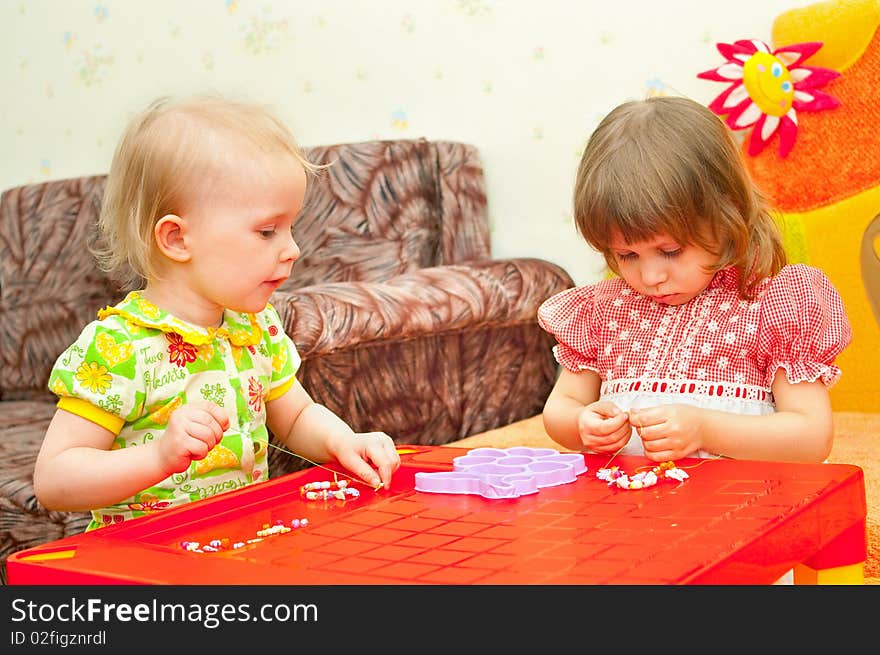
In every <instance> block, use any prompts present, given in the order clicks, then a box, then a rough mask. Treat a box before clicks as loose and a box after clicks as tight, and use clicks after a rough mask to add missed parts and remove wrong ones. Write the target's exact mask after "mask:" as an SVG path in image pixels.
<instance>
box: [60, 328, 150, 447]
mask: <svg viewBox="0 0 880 655" xmlns="http://www.w3.org/2000/svg"><path fill="white" fill-rule="evenodd" d="M131 341H132V339H131V335H130V334H129V333H128V331H127V330H126V329H125V327H124V325H123V324H122V322H121V321H119V320H118V319H116V318H110V319H106V320H103V321H93V322H91V323H89V324H88V325H87V326H86V327H85V328H83V331H82V332H81V333H80V335H79V337H77V339H76V341H75V342H74V343H73V344H71V345H70V346H69V347H68V348H67V350H65V351H64V352H63V353H61V355H60V356H59V357H58V359H57V360H56V362H55V365H54V366H53V367H52V371H51V373H50V374H49V383H48V385H49V390H50V391H52V393H54V394H55V395H56V396H58V397H59V400H58V407H59V408H60V409H63V410H65V411H68V412H71V413H72V414H76V415H78V416H82V417H83V418H85V419H88V420H90V421H92V422H93V423H97V424H98V425H100V426H101V427H103V428H106V429H107V430H110V432H112V433H113V434H119V432H120V430H121V429H122V426H123V425H124V424H125V422H126V421H127V420H132V419H133V418H134V417H137V416H138V415H139V414H140V412H141V410H142V409H143V402H144V394H143V392H139V391H138V386H137V384H136V380H137V379H138V377H137V365H136V360H135V348H134V346H133V345H132V342H131Z"/></svg>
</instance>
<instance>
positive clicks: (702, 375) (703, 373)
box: [697, 368, 706, 380]
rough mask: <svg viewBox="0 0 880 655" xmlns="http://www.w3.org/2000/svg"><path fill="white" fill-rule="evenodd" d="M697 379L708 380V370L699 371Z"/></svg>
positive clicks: (699, 369)
mask: <svg viewBox="0 0 880 655" xmlns="http://www.w3.org/2000/svg"><path fill="white" fill-rule="evenodd" d="M697 379H698V380H705V379H706V369H704V368H698V369H697Z"/></svg>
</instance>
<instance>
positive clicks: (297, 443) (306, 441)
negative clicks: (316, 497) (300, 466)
mask: <svg viewBox="0 0 880 655" xmlns="http://www.w3.org/2000/svg"><path fill="white" fill-rule="evenodd" d="M266 414H267V420H266V423H267V425H268V426H269V429H270V430H271V431H272V434H274V435H275V436H276V437H277V438H278V439H279V440H280V441H281V442H283V443H284V444H285V445H286V446H287V448H288V449H290V450H291V451H293V452H294V453H296V454H297V455H301V456H302V457H304V458H306V459H308V460H310V461H312V462H317V463H321V462H326V461H329V460H336V461H338V462H339V463H340V464H342V465H343V466H344V467H345V468H347V469H348V470H349V471H351V472H352V473H353V474H354V475H355V476H357V477H358V478H360V479H361V480H363V481H364V482H366V483H367V484H369V485H370V486H373V487H378V486H379V485H380V484H382V485H383V486H385V487H386V488H387V487H388V486H389V485H390V483H391V475H392V473H394V471H395V470H396V469H397V467H398V466H399V465H400V456H399V455H398V453H397V449H396V448H395V446H394V442H393V441H392V440H391V437H389V436H388V435H386V434H385V433H383V432H366V433H355V432H354V431H353V430H352V429H351V428H350V427H349V426H348V424H347V423H346V422H345V421H343V420H342V419H341V418H339V417H338V416H337V415H336V414H334V413H333V412H331V411H330V410H329V409H327V408H326V407H324V406H323V405H319V404H318V403H316V402H315V401H314V400H312V397H311V396H310V395H309V394H308V392H307V391H306V390H305V388H303V386H302V385H301V384H300V383H299V381H298V380H294V383H293V386H292V387H291V388H290V389H288V390H287V392H285V393H284V394H283V395H281V396H280V397H278V398H276V399H275V400H272V401H270V402H268V403H267V404H266ZM371 463H372V465H371ZM373 466H375V467H376V469H378V475H377V471H376V470H374V468H373Z"/></svg>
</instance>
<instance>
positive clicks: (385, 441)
mask: <svg viewBox="0 0 880 655" xmlns="http://www.w3.org/2000/svg"><path fill="white" fill-rule="evenodd" d="M331 454H332V455H333V457H334V458H335V459H336V461H338V462H339V463H340V464H342V465H343V466H344V467H345V468H347V469H348V470H349V471H351V472H352V473H354V475H355V477H357V478H359V479H361V480H363V481H364V482H366V483H367V484H369V485H370V486H372V487H374V488H377V489H378V488H379V485H380V484H381V486H383V487H385V488H386V489H388V487H390V486H391V475H392V474H393V473H394V471H396V470H397V467H398V466H400V455H399V454H398V453H397V448H396V447H395V445H394V441H393V440H392V439H391V437H389V436H388V435H387V434H385V433H384V432H359V433H356V434H354V435H353V436H352V437H350V438H345V439H340V440H339V442H338V444H336V445H335V447H334V448H333V451H332V453H331ZM371 464H372V466H371ZM373 467H375V468H376V469H378V471H379V473H378V475H377V474H376V470H374V468H373Z"/></svg>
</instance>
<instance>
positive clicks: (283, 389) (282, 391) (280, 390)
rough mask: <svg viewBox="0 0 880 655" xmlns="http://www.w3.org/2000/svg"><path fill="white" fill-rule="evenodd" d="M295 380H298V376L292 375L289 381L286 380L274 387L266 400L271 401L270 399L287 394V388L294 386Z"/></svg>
mask: <svg viewBox="0 0 880 655" xmlns="http://www.w3.org/2000/svg"><path fill="white" fill-rule="evenodd" d="M294 382H296V376H295V375H291V376H290V379H289V380H288V381H287V382H285V383H284V384H282V385H281V386H279V387H275V388H274V389H271V390H270V391H269V395H268V396H267V397H266V402H269V401H270V400H275V399H276V398H280V397H281V396H283V395H284V394H286V393H287V390H288V389H290V387H292V386H293V383H294Z"/></svg>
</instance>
